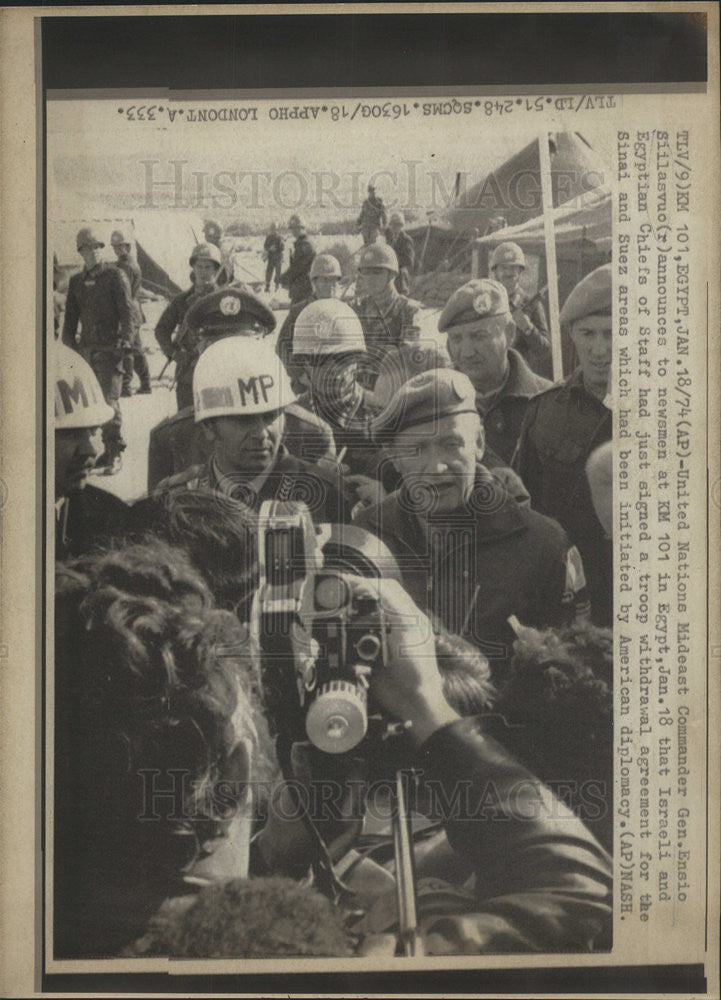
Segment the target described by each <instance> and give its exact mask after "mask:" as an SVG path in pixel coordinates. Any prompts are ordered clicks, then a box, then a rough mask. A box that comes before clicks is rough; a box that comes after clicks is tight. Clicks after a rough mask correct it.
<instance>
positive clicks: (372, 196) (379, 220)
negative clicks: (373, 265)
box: [356, 184, 386, 246]
mask: <svg viewBox="0 0 721 1000" xmlns="http://www.w3.org/2000/svg"><path fill="white" fill-rule="evenodd" d="M356 224H357V226H358V229H359V231H360V233H361V235H362V237H363V245H364V246H368V244H369V243H375V241H376V240H377V239H378V237H379V236H380V234H381V233H383V232H385V228H386V209H385V205H384V204H383V199H382V198H380V197H379V196H378V195H377V194H376V189H375V187H374V186H373V184H369V185H368V197H367V198H366V200H365V201H364V202H363V204H362V205H361V210H360V215H359V216H358V221H357V223H356Z"/></svg>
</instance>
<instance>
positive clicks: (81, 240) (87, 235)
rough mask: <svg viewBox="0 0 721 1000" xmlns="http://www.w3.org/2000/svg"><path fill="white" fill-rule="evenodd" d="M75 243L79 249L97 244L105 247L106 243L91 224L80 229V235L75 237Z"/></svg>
mask: <svg viewBox="0 0 721 1000" xmlns="http://www.w3.org/2000/svg"><path fill="white" fill-rule="evenodd" d="M75 245H76V246H77V248H78V250H80V249H81V248H82V247H86V246H96V247H104V246H105V244H104V243H103V241H102V240H101V239H98V234H97V233H96V232H95V230H94V229H91V228H90V227H89V226H85V227H84V228H83V229H80V230H78V235H77V236H76V237H75Z"/></svg>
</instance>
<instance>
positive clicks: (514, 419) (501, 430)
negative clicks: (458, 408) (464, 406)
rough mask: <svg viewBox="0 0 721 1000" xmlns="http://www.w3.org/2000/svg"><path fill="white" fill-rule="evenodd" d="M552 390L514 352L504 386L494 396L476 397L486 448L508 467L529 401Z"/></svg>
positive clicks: (478, 394)
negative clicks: (540, 393)
mask: <svg viewBox="0 0 721 1000" xmlns="http://www.w3.org/2000/svg"><path fill="white" fill-rule="evenodd" d="M550 386H551V383H550V382H549V381H548V379H545V378H541V376H540V375H536V374H534V372H532V371H531V369H530V368H529V367H528V365H527V364H526V362H525V361H524V360H523V358H522V357H521V355H520V354H519V353H518V352H517V351H516V350H514V349H513V348H511V349H510V350H509V351H508V374H507V375H506V378H505V380H504V382H503V385H502V386H501V387H500V388H499V389H498V391H497V392H494V393H492V394H490V395H483V394H482V393H476V405H477V408H478V413H479V415H480V417H481V420H482V421H483V428H484V430H485V434H486V447H487V448H489V449H491V451H492V452H493V453H494V454H495V455H496V456H498V458H500V459H501V460H502V461H503V462H504V463H505V464H506V465H510V463H511V459H512V458H513V455H514V452H515V450H516V445H517V444H518V439H519V437H520V434H521V427H522V426H523V418H524V416H525V414H526V410H527V408H528V401H529V399H531V397H533V396H535V395H536V394H537V393H539V392H543V391H544V390H545V389H548V388H550Z"/></svg>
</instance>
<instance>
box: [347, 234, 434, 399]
mask: <svg viewBox="0 0 721 1000" xmlns="http://www.w3.org/2000/svg"><path fill="white" fill-rule="evenodd" d="M397 276H398V258H397V257H396V255H395V251H394V250H393V248H392V247H390V246H388V244H387V243H380V242H379V243H371V244H370V246H366V247H364V248H363V250H362V251H361V254H360V257H359V259H358V279H357V281H356V297H357V304H356V307H355V308H356V311H357V313H358V315H359V316H360V319H361V323H362V324H363V334H364V336H365V341H366V349H367V351H368V354H369V370H368V371H367V372H366V373H365V374H364V376H363V379H364V384H365V382H366V381H367V383H368V387H369V388H373V383H374V382H375V379H376V377H377V375H378V372H379V371H380V370H381V369H382V368H383V366H384V364H383V363H384V358H386V356H387V355H389V353H392V352H395V351H396V350H397V349H398V348H399V347H401V346H402V345H403V344H412V343H417V341H418V337H419V335H420V326H419V323H418V312H419V310H420V303H419V302H416V301H415V300H414V299H409V298H408V297H407V296H405V295H401V294H400V292H399V291H398V290H397V289H396V286H395V279H396V277H397Z"/></svg>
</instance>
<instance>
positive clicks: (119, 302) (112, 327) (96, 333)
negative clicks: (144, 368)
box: [62, 228, 133, 473]
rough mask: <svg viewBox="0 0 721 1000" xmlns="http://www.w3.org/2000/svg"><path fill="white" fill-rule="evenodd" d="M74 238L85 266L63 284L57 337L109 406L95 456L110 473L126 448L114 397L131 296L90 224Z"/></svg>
mask: <svg viewBox="0 0 721 1000" xmlns="http://www.w3.org/2000/svg"><path fill="white" fill-rule="evenodd" d="M76 244H77V248H78V253H79V254H80V255H81V257H82V258H83V261H84V264H85V266H84V267H83V270H82V271H81V272H80V273H79V274H74V275H73V276H72V277H71V279H70V282H69V284H68V295H67V301H66V303H65V321H64V323H63V332H62V341H63V343H64V344H66V345H67V346H68V347H72V348H75V349H76V350H80V352H81V354H82V355H83V357H84V358H85V360H86V361H87V362H88V363H89V364H90V367H91V368H92V369H93V371H94V372H95V374H96V376H97V379H98V382H99V383H100V385H101V387H102V390H103V394H104V396H105V401H106V402H107V403H109V404H110V406H111V407H112V409H113V413H114V415H113V417H112V419H111V420H110V421H109V422H108V423H106V424H105V425H104V426H103V445H104V451H103V454H102V455H101V456H100V458H98V467H102V468H103V469H105V470H107V471H108V472H111V473H112V472H116V471H117V470H118V469H119V468H120V462H121V455H122V453H123V451H124V450H125V442H124V440H123V434H122V415H121V412H120V402H119V400H120V394H121V392H122V388H123V371H124V369H125V359H126V357H128V356H129V355H130V353H131V351H132V347H133V302H132V298H131V293H130V285H129V284H128V280H127V278H126V277H125V275H124V274H123V273H122V271H119V270H118V269H117V268H116V267H113V265H112V264H106V263H104V262H103V261H102V260H101V259H100V251H101V250H102V248H103V247H104V246H105V244H104V243H103V242H102V241H101V240H100V239H99V238H98V236H97V234H96V233H95V232H94V230H92V229H90V228H83V229H81V230H80V231H79V232H78V234H77V237H76ZM78 325H79V326H80V334H79V337H78Z"/></svg>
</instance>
